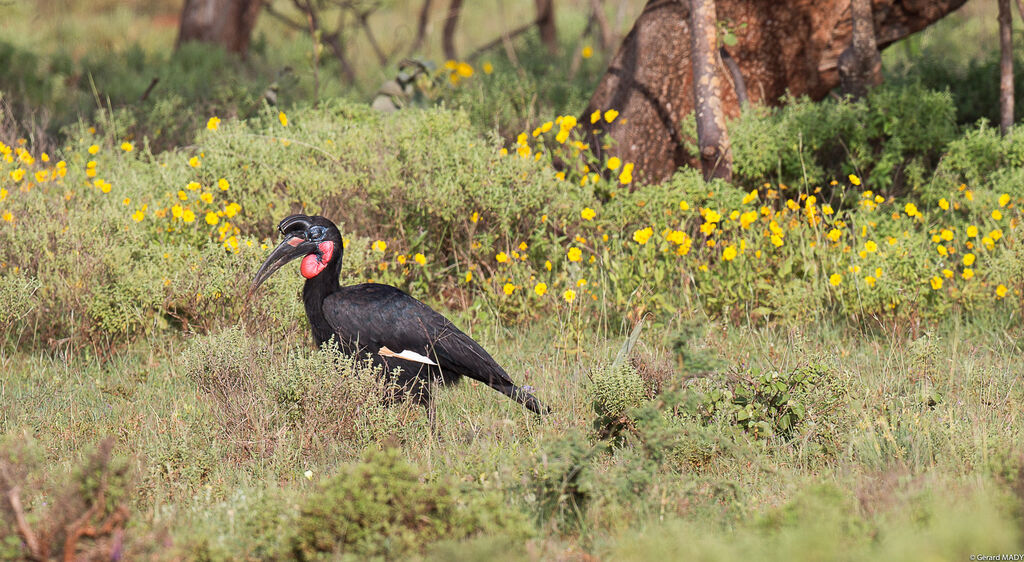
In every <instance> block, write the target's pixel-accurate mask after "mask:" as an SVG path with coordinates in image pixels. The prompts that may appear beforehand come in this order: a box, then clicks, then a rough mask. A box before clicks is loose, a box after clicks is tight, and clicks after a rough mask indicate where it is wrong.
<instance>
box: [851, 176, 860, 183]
mask: <svg viewBox="0 0 1024 562" xmlns="http://www.w3.org/2000/svg"><path fill="white" fill-rule="evenodd" d="M850 183H852V184H853V185H860V178H858V177H857V176H856V175H854V174H850Z"/></svg>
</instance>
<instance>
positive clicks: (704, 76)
mask: <svg viewBox="0 0 1024 562" xmlns="http://www.w3.org/2000/svg"><path fill="white" fill-rule="evenodd" d="M717 45H718V18H717V17H716V15H715V0H690V52H691V53H693V56H692V57H691V59H692V61H693V100H694V107H695V108H696V113H697V145H698V147H699V152H700V167H701V170H703V171H704V179H705V180H710V179H711V178H722V179H725V180H726V181H729V180H731V179H732V151H731V150H730V149H729V133H728V131H727V130H726V128H725V113H724V112H723V110H722V80H721V79H720V78H719V76H718V74H719V73H718V57H717V56H716V55H717V49H716V48H715V47H716V46H717Z"/></svg>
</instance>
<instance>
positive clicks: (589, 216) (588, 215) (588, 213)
mask: <svg viewBox="0 0 1024 562" xmlns="http://www.w3.org/2000/svg"><path fill="white" fill-rule="evenodd" d="M596 216H597V213H596V212H595V211H594V210H593V209H591V208H590V207H584V208H583V210H582V211H580V217H582V218H583V220H585V221H592V220H594V217H596Z"/></svg>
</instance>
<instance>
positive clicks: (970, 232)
mask: <svg viewBox="0 0 1024 562" xmlns="http://www.w3.org/2000/svg"><path fill="white" fill-rule="evenodd" d="M967 236H970V237H971V238H974V237H976V236H978V227H976V226H974V225H973V224H972V225H971V226H968V227H967Z"/></svg>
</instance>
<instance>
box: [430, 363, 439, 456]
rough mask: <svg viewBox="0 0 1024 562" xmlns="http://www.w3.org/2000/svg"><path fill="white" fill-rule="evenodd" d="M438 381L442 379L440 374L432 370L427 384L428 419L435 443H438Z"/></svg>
mask: <svg viewBox="0 0 1024 562" xmlns="http://www.w3.org/2000/svg"><path fill="white" fill-rule="evenodd" d="M438 379H440V373H438V374H435V373H434V372H433V370H431V371H430V378H429V382H428V383H427V419H429V420H430V435H431V437H433V438H434V441H438V435H437V402H436V401H435V399H434V397H435V396H437V392H436V391H437V387H438Z"/></svg>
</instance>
